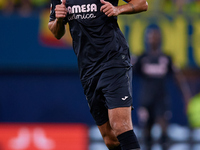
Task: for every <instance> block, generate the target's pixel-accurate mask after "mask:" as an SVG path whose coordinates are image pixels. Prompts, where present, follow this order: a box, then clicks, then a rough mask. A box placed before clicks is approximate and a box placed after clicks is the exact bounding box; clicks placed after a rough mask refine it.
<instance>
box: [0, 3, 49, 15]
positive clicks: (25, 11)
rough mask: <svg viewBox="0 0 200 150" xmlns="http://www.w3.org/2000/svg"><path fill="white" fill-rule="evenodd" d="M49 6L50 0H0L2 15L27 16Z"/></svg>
mask: <svg viewBox="0 0 200 150" xmlns="http://www.w3.org/2000/svg"><path fill="white" fill-rule="evenodd" d="M49 7H50V0H0V12H1V14H4V15H11V14H20V15H22V16H29V15H31V14H32V13H34V12H36V13H37V12H39V11H40V10H43V9H44V8H49Z"/></svg>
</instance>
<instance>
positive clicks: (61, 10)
mask: <svg viewBox="0 0 200 150" xmlns="http://www.w3.org/2000/svg"><path fill="white" fill-rule="evenodd" d="M65 3H66V0H63V1H62V3H61V4H60V5H56V7H55V17H56V19H55V20H53V21H50V22H49V23H48V27H49V30H50V31H51V32H52V33H53V35H54V36H55V37H56V38H57V39H61V38H62V36H63V35H64V34H65V24H64V23H63V19H64V18H65V17H66V15H67V9H66V6H65Z"/></svg>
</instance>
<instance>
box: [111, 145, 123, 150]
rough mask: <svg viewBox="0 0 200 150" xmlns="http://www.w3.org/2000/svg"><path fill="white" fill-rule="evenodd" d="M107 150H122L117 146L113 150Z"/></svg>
mask: <svg viewBox="0 0 200 150" xmlns="http://www.w3.org/2000/svg"><path fill="white" fill-rule="evenodd" d="M109 150H122V149H121V146H120V145H118V146H117V147H115V148H113V149H109Z"/></svg>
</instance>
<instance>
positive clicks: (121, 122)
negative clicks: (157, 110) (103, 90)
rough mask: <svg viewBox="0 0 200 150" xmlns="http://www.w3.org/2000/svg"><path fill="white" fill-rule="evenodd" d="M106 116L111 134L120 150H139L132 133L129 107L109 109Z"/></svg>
mask: <svg viewBox="0 0 200 150" xmlns="http://www.w3.org/2000/svg"><path fill="white" fill-rule="evenodd" d="M108 116H109V121H110V125H111V128H112V130H113V133H114V135H115V136H116V137H117V138H118V140H119V142H120V145H121V147H122V149H123V150H139V149H140V146H139V143H138V141H137V138H136V136H135V134H134V132H133V125H132V117H131V107H119V108H114V109H109V110H108Z"/></svg>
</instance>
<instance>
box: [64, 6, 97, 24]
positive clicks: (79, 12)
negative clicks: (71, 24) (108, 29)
mask: <svg viewBox="0 0 200 150" xmlns="http://www.w3.org/2000/svg"><path fill="white" fill-rule="evenodd" d="M67 11H68V14H70V16H69V17H68V20H69V21H70V20H74V19H92V18H96V16H95V14H94V12H97V5H96V4H83V5H73V6H68V7H67ZM71 14H72V15H71Z"/></svg>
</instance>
